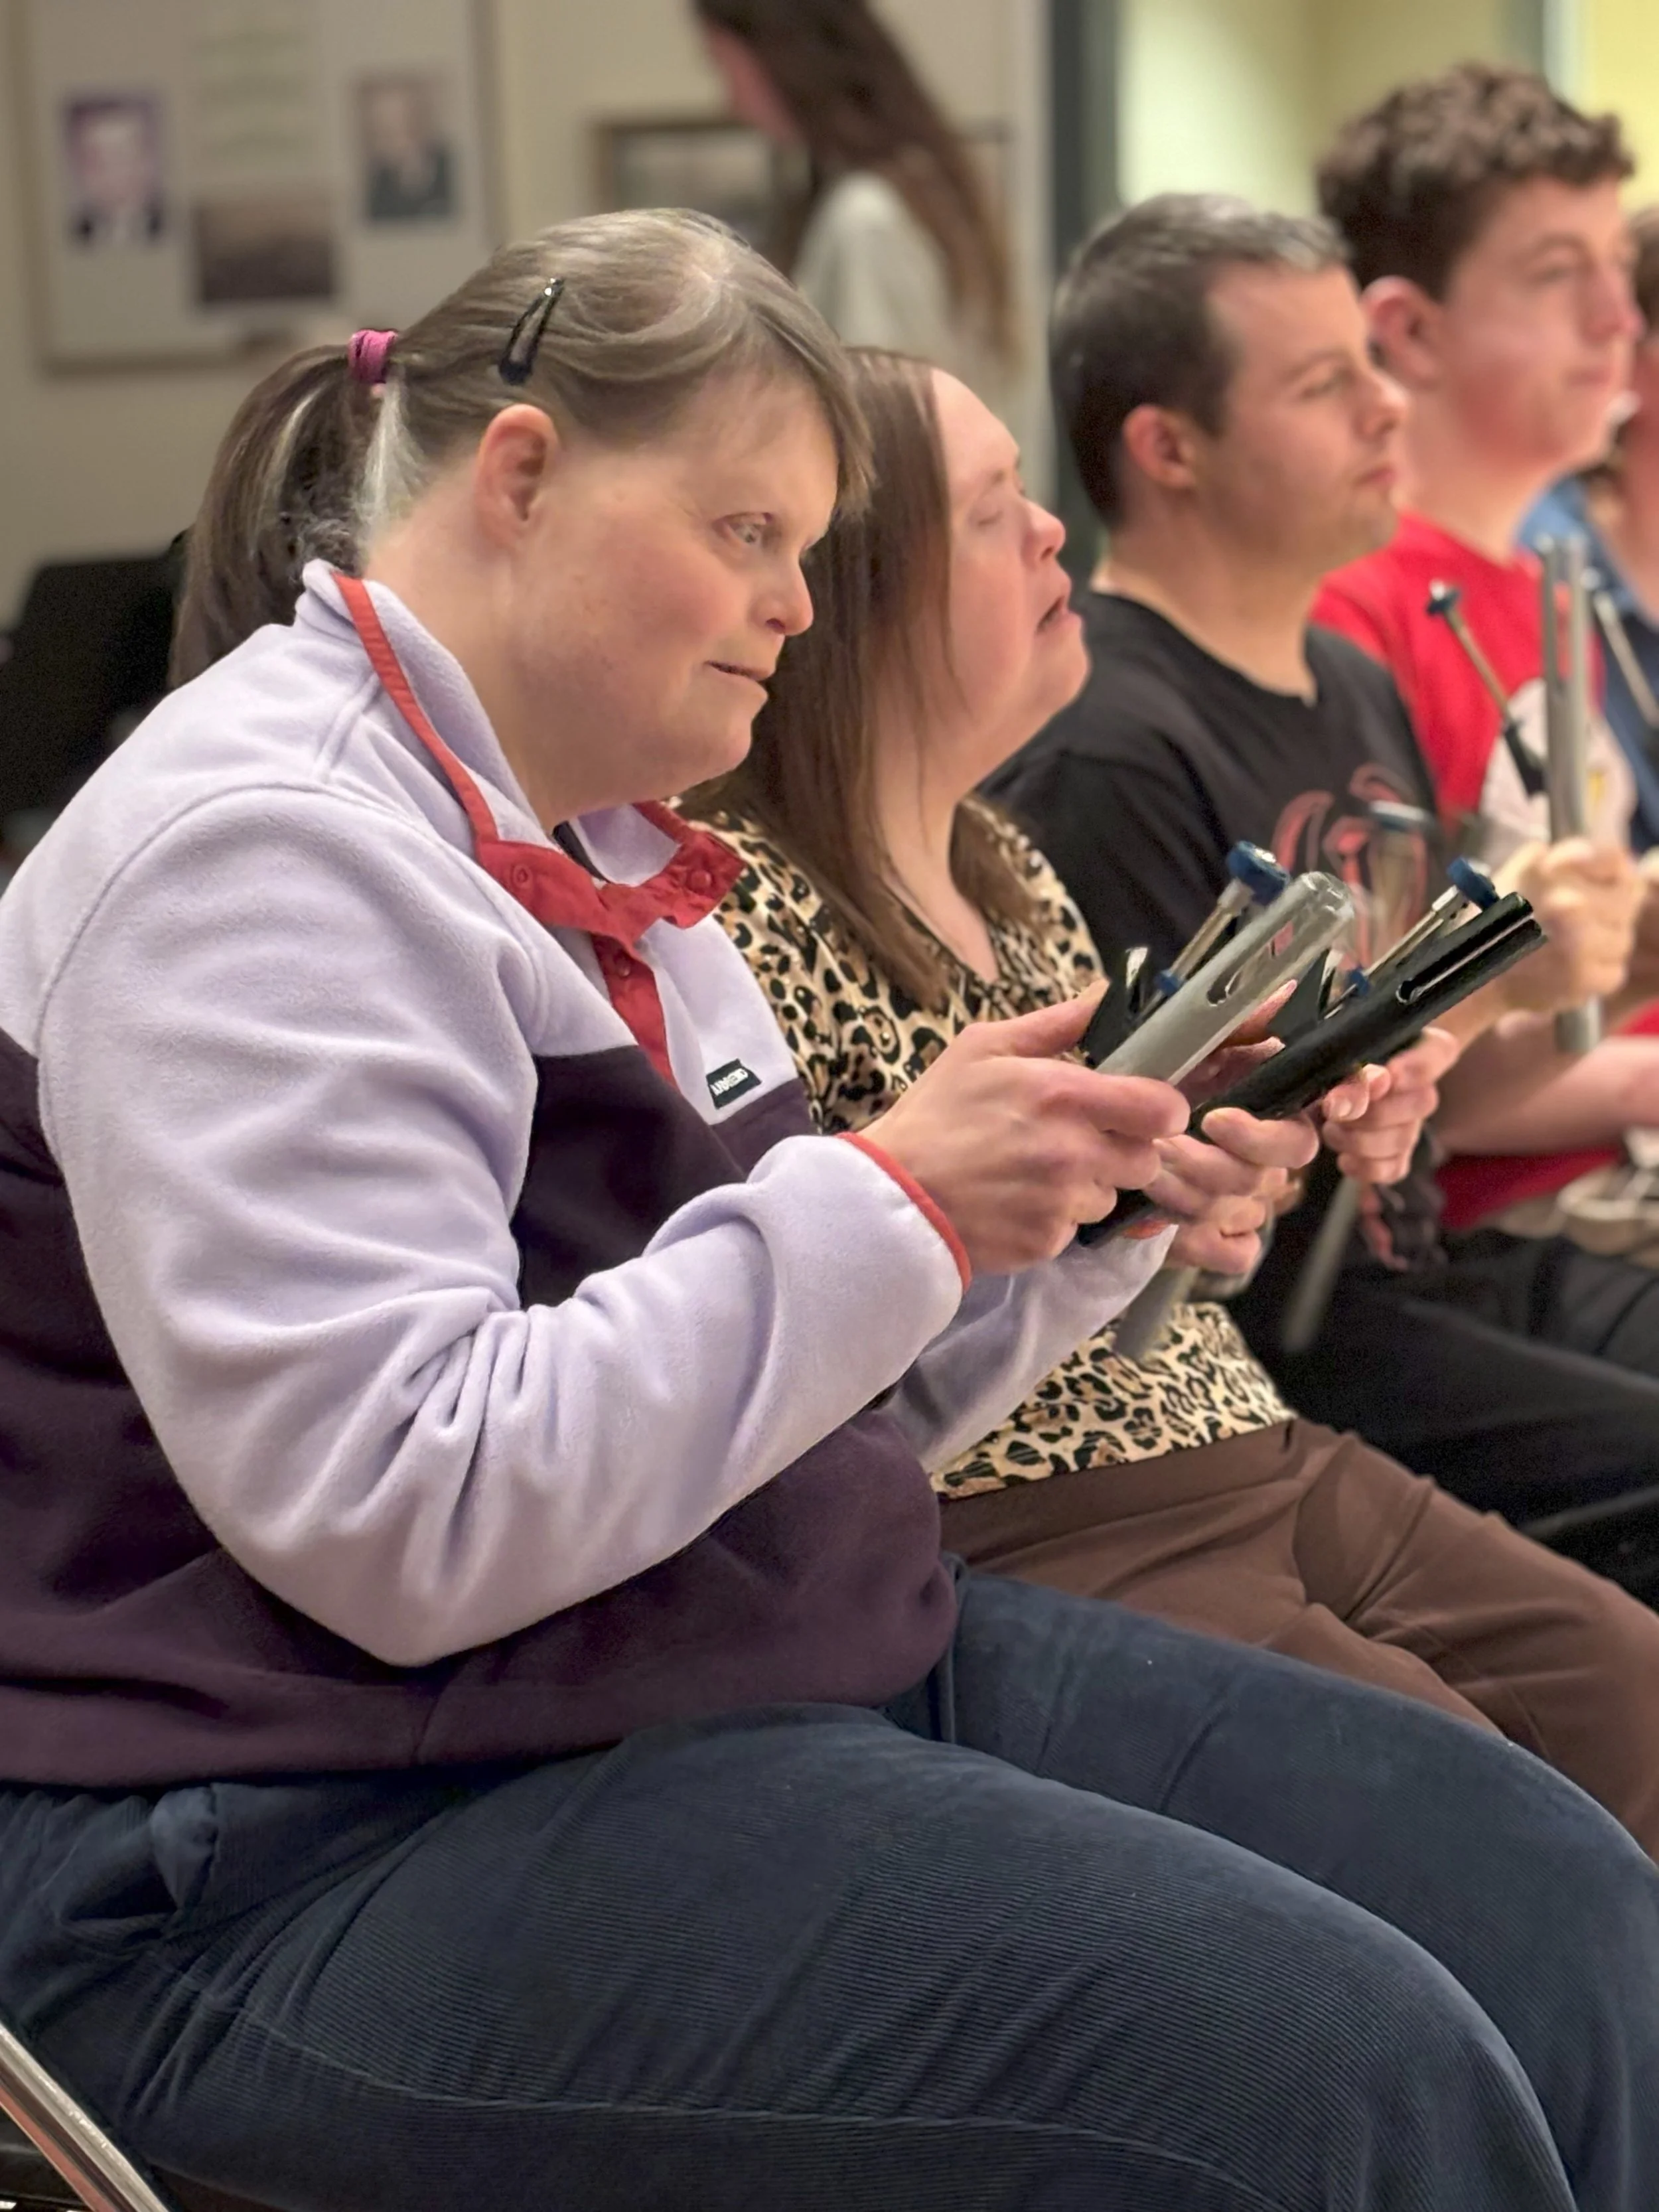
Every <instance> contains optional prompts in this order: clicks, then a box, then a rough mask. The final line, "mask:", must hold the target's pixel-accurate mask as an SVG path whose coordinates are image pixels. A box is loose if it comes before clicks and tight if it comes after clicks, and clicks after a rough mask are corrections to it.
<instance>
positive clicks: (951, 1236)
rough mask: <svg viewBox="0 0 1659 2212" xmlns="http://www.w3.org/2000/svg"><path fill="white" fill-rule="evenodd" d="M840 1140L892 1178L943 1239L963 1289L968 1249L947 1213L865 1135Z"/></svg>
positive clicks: (969, 1267) (969, 1272) (969, 1270)
mask: <svg viewBox="0 0 1659 2212" xmlns="http://www.w3.org/2000/svg"><path fill="white" fill-rule="evenodd" d="M841 1141H842V1143H843V1144H846V1145H855V1146H857V1147H858V1149H859V1151H860V1152H862V1153H863V1154H864V1156H865V1158H866V1159H871V1160H873V1161H874V1162H875V1164H876V1165H877V1166H878V1168H879V1169H880V1170H881V1171H882V1173H883V1174H884V1175H886V1176H891V1177H892V1179H893V1181H894V1182H896V1184H897V1185H898V1187H899V1188H900V1189H901V1190H902V1192H903V1193H904V1195H905V1196H906V1197H907V1198H908V1200H909V1201H910V1203H911V1205H912V1206H915V1209H916V1211H917V1212H918V1213H920V1214H921V1215H922V1216H923V1217H924V1218H925V1219H926V1220H927V1223H928V1224H929V1225H930V1226H931V1227H932V1228H933V1230H935V1231H937V1233H938V1234H939V1237H942V1238H943V1240H944V1243H945V1250H946V1251H947V1252H949V1254H950V1255H951V1258H952V1259H953V1260H954V1261H956V1263H957V1274H959V1275H960V1276H961V1278H962V1287H963V1290H964V1291H965V1290H966V1289H967V1288H968V1285H969V1283H971V1282H972V1281H973V1279H974V1267H973V1262H972V1261H970V1260H969V1257H968V1248H967V1247H966V1245H964V1244H963V1241H962V1239H961V1237H958V1236H957V1232H956V1231H955V1230H954V1229H953V1228H952V1227H951V1217H950V1215H949V1214H948V1213H946V1212H945V1209H944V1208H943V1207H942V1206H938V1205H936V1204H935V1203H934V1201H933V1200H932V1199H931V1198H929V1197H928V1195H927V1192H926V1191H925V1190H924V1189H923V1188H922V1187H921V1184H920V1183H919V1182H917V1181H916V1179H915V1176H908V1175H906V1173H905V1172H904V1170H903V1169H902V1167H901V1166H900V1165H899V1164H898V1162H897V1161H896V1159H891V1158H889V1156H888V1155H887V1154H886V1153H885V1152H883V1150H882V1148H881V1146H879V1145H872V1143H871V1141H870V1139H869V1138H868V1137H860V1136H855V1135H854V1134H853V1133H850V1132H848V1133H844V1134H843V1136H842V1139H841Z"/></svg>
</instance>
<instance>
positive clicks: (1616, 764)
mask: <svg viewBox="0 0 1659 2212" xmlns="http://www.w3.org/2000/svg"><path fill="white" fill-rule="evenodd" d="M1510 715H1511V717H1512V718H1513V720H1514V722H1515V727H1516V735H1517V736H1518V737H1519V738H1520V740H1521V743H1522V745H1523V746H1524V747H1525V749H1526V750H1527V752H1528V754H1529V755H1530V756H1531V757H1532V758H1533V759H1534V760H1535V761H1536V762H1537V763H1538V765H1539V767H1540V768H1542V767H1543V765H1544V763H1545V757H1546V753H1547V737H1546V726H1547V725H1546V714H1545V705H1544V684H1543V679H1542V678H1541V677H1537V676H1534V677H1533V678H1531V679H1530V680H1529V681H1528V682H1527V683H1525V684H1522V685H1521V686H1520V687H1519V689H1518V690H1515V691H1513V692H1511V693H1510ZM1587 750H1588V759H1589V823H1590V829H1589V834H1590V836H1592V837H1593V838H1594V839H1595V842H1597V843H1598V844H1606V845H1622V844H1624V843H1625V842H1626V839H1627V837H1628V835H1629V822H1630V817H1631V811H1632V808H1633V806H1634V805H1635V798H1636V787H1635V781H1634V779H1633V777H1632V775H1631V771H1630V764H1629V763H1628V762H1627V761H1626V758H1625V757H1624V755H1623V753H1622V752H1620V750H1619V744H1618V741H1617V739H1616V738H1614V736H1613V732H1612V731H1611V730H1610V729H1609V728H1608V727H1607V723H1606V722H1605V721H1604V720H1603V719H1602V718H1601V715H1600V714H1591V716H1590V728H1589V747H1588V749H1587ZM1549 835H1550V809H1549V800H1548V799H1547V797H1546V796H1545V794H1544V793H1542V792H1540V793H1537V795H1536V796H1535V797H1534V796H1529V795H1528V793H1527V792H1526V790H1525V789H1524V788H1523V787H1522V781H1521V772H1520V770H1519V769H1517V768H1516V765H1515V762H1514V759H1513V757H1512V756H1511V755H1510V749H1509V747H1508V746H1507V745H1506V744H1502V743H1501V742H1500V743H1498V744H1494V745H1493V746H1492V752H1491V755H1490V756H1489V757H1488V759H1487V762H1486V781H1485V782H1484V783H1483V784H1482V786H1481V787H1480V827H1479V829H1478V831H1477V832H1476V835H1475V839H1474V842H1475V848H1476V850H1475V857H1476V858H1477V859H1479V860H1480V861H1482V862H1483V863H1484V865H1485V866H1487V867H1489V868H1496V867H1501V866H1503V864H1504V861H1505V860H1508V859H1510V856H1511V854H1514V853H1516V852H1517V851H1518V850H1519V849H1520V848H1521V847H1522V845H1526V844H1529V843H1531V842H1533V841H1534V839H1541V840H1542V841H1543V842H1545V843H1546V844H1547V843H1548V842H1549Z"/></svg>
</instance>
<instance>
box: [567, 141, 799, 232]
mask: <svg viewBox="0 0 1659 2212" xmlns="http://www.w3.org/2000/svg"><path fill="white" fill-rule="evenodd" d="M777 200H778V178H777V174H776V169H775V161H774V156H773V152H772V149H771V147H770V146H769V144H768V143H767V142H766V140H765V139H764V138H763V137H762V136H761V134H760V132H759V131H755V130H751V129H750V126H749V125H747V124H746V123H728V122H727V121H726V119H725V118H723V117H718V116H714V117H711V116H702V115H699V116H688V117H684V118H679V117H674V116H664V117H653V118H651V119H649V120H648V121H642V122H639V123H602V124H600V125H599V204H600V205H601V206H602V207H607V208H659V207H680V208H696V209H697V210H699V212H700V213H702V214H703V215H712V216H719V218H720V221H721V222H724V223H726V224H728V225H729V226H730V227H731V228H732V229H733V230H735V231H736V232H737V233H738V236H739V237H740V238H746V239H747V240H748V241H749V243H750V245H751V246H764V244H765V242H766V240H768V238H769V236H770V235H771V232H772V229H773V226H774V217H775V211H776V208H777Z"/></svg>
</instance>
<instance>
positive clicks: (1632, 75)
mask: <svg viewBox="0 0 1659 2212" xmlns="http://www.w3.org/2000/svg"><path fill="white" fill-rule="evenodd" d="M1575 48H1576V53H1575V58H1576V61H1577V80H1578V81H1577V94H1578V96H1579V97H1580V98H1581V99H1582V100H1583V102H1584V104H1585V106H1589V107H1593V108H1601V107H1616V108H1617V109H1618V111H1619V112H1620V115H1622V116H1623V117H1624V118H1625V127H1626V131H1628V133H1629V135H1630V140H1631V145H1632V149H1633V151H1634V152H1635V155H1636V157H1637V159H1638V161H1639V162H1640V164H1641V167H1640V168H1639V170H1638V173H1637V175H1636V178H1635V180H1634V182H1633V184H1632V197H1633V198H1637V199H1642V200H1655V199H1659V9H1656V6H1655V0H1582V4H1581V7H1580V12H1579V21H1578V26H1577V40H1575Z"/></svg>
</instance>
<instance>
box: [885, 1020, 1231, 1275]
mask: <svg viewBox="0 0 1659 2212" xmlns="http://www.w3.org/2000/svg"><path fill="white" fill-rule="evenodd" d="M1100 998H1101V994H1100V992H1099V991H1091V992H1090V993H1089V994H1087V995H1086V996H1085V997H1084V998H1081V999H1072V1000H1066V1001H1065V1002H1064V1003H1062V1004H1061V1005H1060V1006H1043V1007H1040V1008H1039V1009H1038V1010H1037V1012H1035V1013H1030V1014H1023V1015H1021V1016H1020V1017H1019V1018H1018V1020H1015V1021H1009V1022H975V1024H972V1026H971V1027H969V1028H968V1029H965V1030H963V1031H962V1032H961V1033H960V1034H959V1035H958V1036H955V1037H953V1038H952V1039H951V1042H950V1043H949V1044H948V1045H946V1047H945V1050H944V1051H943V1052H942V1053H941V1054H939V1058H938V1059H937V1060H935V1061H934V1062H933V1066H931V1067H930V1068H929V1069H928V1070H927V1073H926V1074H925V1075H923V1076H922V1077H921V1078H920V1079H919V1080H918V1081H916V1082H915V1083H914V1084H912V1085H911V1086H910V1088H909V1089H908V1091H905V1093H904V1095H903V1096H902V1097H901V1098H899V1099H898V1100H896V1102H895V1103H894V1104H893V1105H892V1106H890V1108H889V1109H888V1110H887V1112H886V1113H885V1114H883V1115H880V1116H879V1117H878V1119H877V1120H876V1121H872V1122H871V1124H870V1125H869V1127H868V1129H867V1130H866V1134H867V1135H868V1137H869V1139H870V1140H871V1142H872V1144H875V1145H878V1146H880V1148H881V1149H882V1151H884V1152H885V1153H886V1154H887V1155H888V1157H889V1158H890V1159H892V1160H893V1161H894V1162H896V1164H897V1165H898V1166H900V1167H902V1169H903V1170H904V1171H905V1173H906V1174H907V1175H909V1176H914V1177H915V1180H916V1182H919V1183H920V1184H921V1187H922V1188H923V1189H924V1190H925V1191H926V1192H927V1194H928V1196H929V1197H930V1198H931V1199H933V1201H934V1203H935V1204H936V1205H937V1206H939V1208H940V1209H941V1211H942V1212H944V1213H945V1215H946V1216H947V1217H948V1218H949V1220H950V1222H951V1225H952V1227H953V1228H954V1229H955V1231H956V1232H957V1236H958V1237H960V1238H961V1239H962V1242H963V1246H964V1247H965V1249H966V1250H967V1253H968V1257H969V1261H971V1263H972V1265H973V1266H974V1267H975V1269H976V1270H983V1271H985V1272H986V1273H991V1274H1014V1273H1018V1272H1019V1271H1020V1270H1021V1269H1022V1268H1025V1267H1035V1266H1036V1264H1037V1263H1038V1262H1039V1261H1043V1260H1051V1259H1053V1258H1054V1256H1055V1255H1056V1254H1058V1253H1060V1252H1062V1251H1064V1250H1065V1249H1066V1245H1067V1244H1069V1243H1071V1241H1072V1238H1073V1237H1074V1236H1075V1235H1076V1233H1077V1229H1078V1225H1079V1223H1080V1222H1085V1221H1097V1220H1099V1219H1100V1218H1102V1217H1103V1215H1105V1214H1108V1213H1109V1212H1111V1210H1112V1208H1113V1206H1115V1205H1116V1203H1117V1196H1118V1193H1119V1192H1120V1191H1121V1190H1140V1189H1143V1188H1147V1187H1148V1186H1149V1185H1152V1184H1153V1183H1154V1182H1156V1181H1157V1180H1158V1177H1159V1176H1160V1175H1162V1174H1163V1173H1164V1163H1163V1161H1162V1159H1161V1158H1160V1157H1159V1155H1158V1150H1157V1149H1156V1147H1157V1144H1158V1139H1160V1138H1171V1137H1174V1136H1176V1134H1177V1133H1179V1132H1180V1131H1181V1130H1182V1129H1183V1128H1184V1127H1186V1124H1187V1118H1188V1104H1187V1101H1186V1100H1185V1099H1184V1098H1183V1097H1182V1095H1181V1093H1180V1092H1179V1091H1177V1090H1176V1088H1175V1087H1174V1085H1171V1084H1168V1083H1155V1082H1152V1080H1150V1079H1148V1078H1147V1077H1146V1076H1139V1075H1102V1074H1099V1073H1097V1072H1096V1071H1095V1070H1094V1069H1092V1068H1088V1067H1084V1066H1080V1065H1079V1062H1078V1061H1076V1060H1067V1059H1062V1058H1060V1057H1058V1056H1057V1055H1059V1054H1064V1053H1066V1052H1068V1051H1069V1050H1070V1049H1071V1048H1072V1047H1073V1045H1075V1044H1076V1043H1077V1042H1079V1039H1080V1038H1081V1037H1082V1036H1083V1033H1084V1031H1085V1030H1086V1029H1087V1028H1088V1026H1089V1023H1090V1021H1091V1018H1092V1017H1093V1015H1094V1012H1095V1009H1096V1007H1097V1006H1098V1005H1099V1003H1100Z"/></svg>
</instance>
